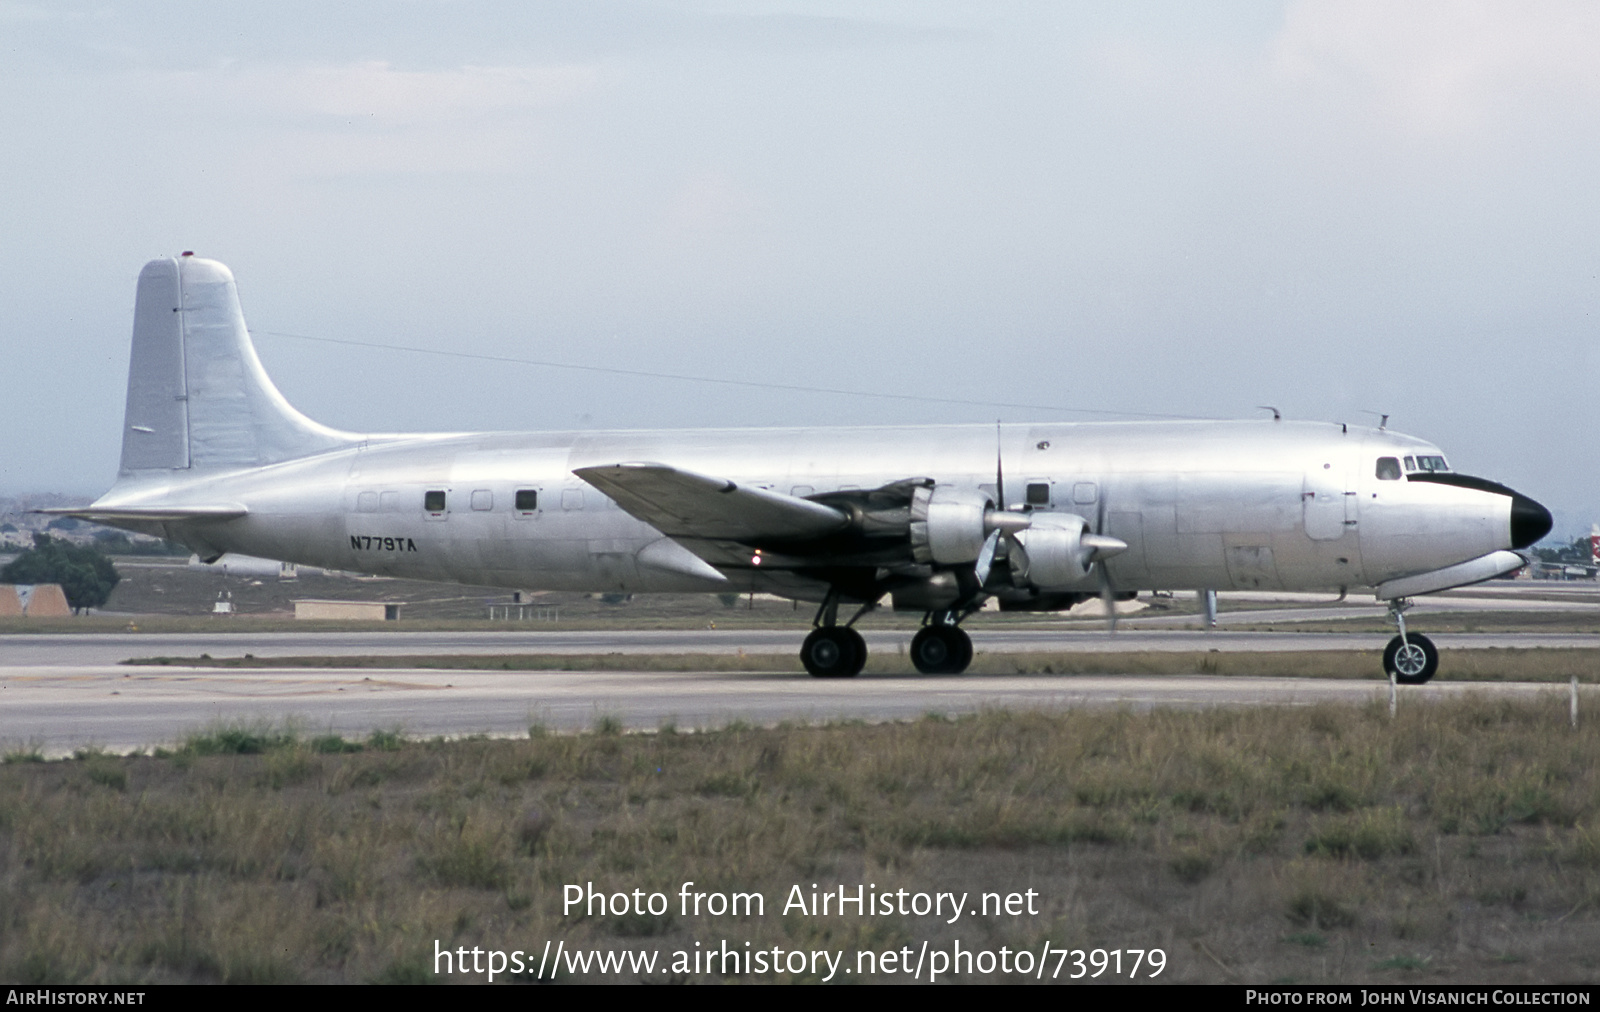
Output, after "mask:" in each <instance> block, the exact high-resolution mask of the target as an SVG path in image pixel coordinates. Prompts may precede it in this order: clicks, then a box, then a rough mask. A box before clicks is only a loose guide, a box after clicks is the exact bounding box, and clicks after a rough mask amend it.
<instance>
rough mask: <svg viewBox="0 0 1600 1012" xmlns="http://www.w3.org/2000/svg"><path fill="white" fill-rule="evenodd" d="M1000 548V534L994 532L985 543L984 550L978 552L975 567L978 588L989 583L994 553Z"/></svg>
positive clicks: (974, 572)
mask: <svg viewBox="0 0 1600 1012" xmlns="http://www.w3.org/2000/svg"><path fill="white" fill-rule="evenodd" d="M999 547H1000V532H999V531H994V532H992V533H991V534H990V535H989V537H988V538H986V539H985V540H984V542H983V549H982V550H981V551H979V552H978V564H977V565H976V566H975V567H973V575H974V576H976V577H977V578H978V586H980V587H981V586H983V585H984V584H985V583H988V582H989V570H990V569H991V568H993V566H994V553H995V550H996V549H998V548H999Z"/></svg>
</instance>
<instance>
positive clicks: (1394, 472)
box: [1378, 457, 1400, 481]
mask: <svg viewBox="0 0 1600 1012" xmlns="http://www.w3.org/2000/svg"><path fill="white" fill-rule="evenodd" d="M1378 479H1379V480H1380V481H1399V480H1400V460H1399V458H1397V457H1379V458H1378Z"/></svg>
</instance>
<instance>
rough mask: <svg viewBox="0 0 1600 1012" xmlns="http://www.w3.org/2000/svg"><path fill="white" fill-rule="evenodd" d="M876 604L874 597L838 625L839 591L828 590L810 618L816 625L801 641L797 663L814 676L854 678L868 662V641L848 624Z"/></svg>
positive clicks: (853, 622)
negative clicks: (815, 612) (814, 615)
mask: <svg viewBox="0 0 1600 1012" xmlns="http://www.w3.org/2000/svg"><path fill="white" fill-rule="evenodd" d="M876 606H877V602H876V601H869V602H868V603H866V604H864V605H862V606H861V610H860V611H858V612H856V613H855V615H854V617H852V618H851V619H850V621H848V622H846V623H845V624H844V625H839V624H837V623H838V620H839V592H838V591H837V590H830V591H828V596H827V597H825V598H823V600H822V607H820V608H818V609H817V617H816V618H815V619H813V620H812V625H815V626H816V628H815V629H813V630H811V635H809V636H807V637H806V641H805V642H804V643H802V644H801V645H800V663H801V664H804V665H805V666H806V671H807V672H809V673H810V674H811V676H812V677H813V678H854V677H855V676H857V675H859V674H861V669H862V667H863V666H865V665H866V663H867V641H866V640H864V639H862V638H861V634H860V633H858V632H856V631H855V630H854V629H852V628H851V626H853V625H855V623H856V619H858V618H860V617H861V616H863V615H865V614H866V613H867V612H869V611H871V610H872V609H873V608H875V607H876Z"/></svg>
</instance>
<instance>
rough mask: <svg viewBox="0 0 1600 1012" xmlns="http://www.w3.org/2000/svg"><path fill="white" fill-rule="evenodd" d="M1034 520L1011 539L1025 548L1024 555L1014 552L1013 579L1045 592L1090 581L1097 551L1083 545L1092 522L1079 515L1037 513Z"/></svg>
mask: <svg viewBox="0 0 1600 1012" xmlns="http://www.w3.org/2000/svg"><path fill="white" fill-rule="evenodd" d="M1032 520H1033V522H1032V523H1031V524H1029V525H1028V527H1027V528H1026V529H1025V530H1020V531H1017V532H1016V533H1015V534H1013V535H1012V538H1013V539H1015V541H1016V543H1017V544H1019V545H1021V546H1022V551H1021V553H1018V552H1017V550H1016V548H1015V547H1013V548H1012V550H1011V574H1012V579H1013V580H1015V581H1016V582H1018V583H1027V584H1030V585H1032V586H1035V587H1038V588H1040V589H1043V590H1048V589H1050V588H1052V587H1071V586H1074V585H1076V584H1079V583H1082V582H1083V581H1085V580H1087V579H1088V577H1089V566H1090V564H1091V563H1092V562H1093V561H1094V557H1095V547H1094V546H1092V545H1087V544H1085V543H1084V536H1085V535H1088V534H1089V521H1087V520H1085V519H1084V518H1083V517H1080V516H1078V515H1077V514H1076V513H1034V514H1032ZM1089 537H1090V538H1093V535H1089ZM1019 554H1020V555H1021V556H1022V558H1020V559H1019V558H1018V557H1017V556H1018V555H1019Z"/></svg>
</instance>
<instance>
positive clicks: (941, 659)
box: [800, 591, 972, 678]
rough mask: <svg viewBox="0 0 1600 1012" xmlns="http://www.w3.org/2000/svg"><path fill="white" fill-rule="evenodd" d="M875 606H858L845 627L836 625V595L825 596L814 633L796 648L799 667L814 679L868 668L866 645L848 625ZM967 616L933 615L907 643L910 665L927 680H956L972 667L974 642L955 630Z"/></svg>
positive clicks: (953, 613) (850, 674) (849, 675)
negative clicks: (945, 677)
mask: <svg viewBox="0 0 1600 1012" xmlns="http://www.w3.org/2000/svg"><path fill="white" fill-rule="evenodd" d="M875 607H877V602H876V601H869V602H867V603H866V604H864V605H862V606H861V609H860V610H859V611H857V612H856V613H855V615H853V616H852V617H851V619H850V621H848V622H846V623H845V624H844V625H839V593H838V591H829V592H828V596H827V597H826V598H824V599H823V601H822V607H820V608H818V609H817V617H816V618H815V619H813V620H812V624H813V625H814V626H816V628H814V629H812V630H811V634H810V635H809V636H807V637H806V641H805V642H804V643H802V644H801V645H800V663H801V664H804V665H805V666H806V671H807V672H809V673H810V674H811V676H812V677H814V678H854V677H855V676H856V675H859V674H861V669H862V667H863V666H865V665H866V663H867V642H866V640H864V639H862V638H861V634H860V633H858V632H856V631H855V630H854V629H853V628H851V627H852V626H854V625H855V624H856V619H859V618H860V617H861V616H863V615H865V614H866V613H867V612H869V611H871V610H872V609H873V608H875ZM966 614H967V613H964V612H961V611H956V610H948V611H933V612H929V613H928V614H927V617H926V618H924V619H923V622H924V625H923V627H922V628H921V629H920V630H918V631H917V634H916V636H914V637H912V639H911V663H912V664H914V665H915V666H916V669H917V670H918V671H920V672H922V673H923V674H925V675H959V674H960V673H961V672H963V671H965V670H967V665H969V664H971V663H972V639H971V638H970V637H968V636H967V634H966V633H965V632H964V631H962V629H961V627H960V626H959V625H957V623H958V622H960V621H961V620H962V619H963V618H965V617H966Z"/></svg>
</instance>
